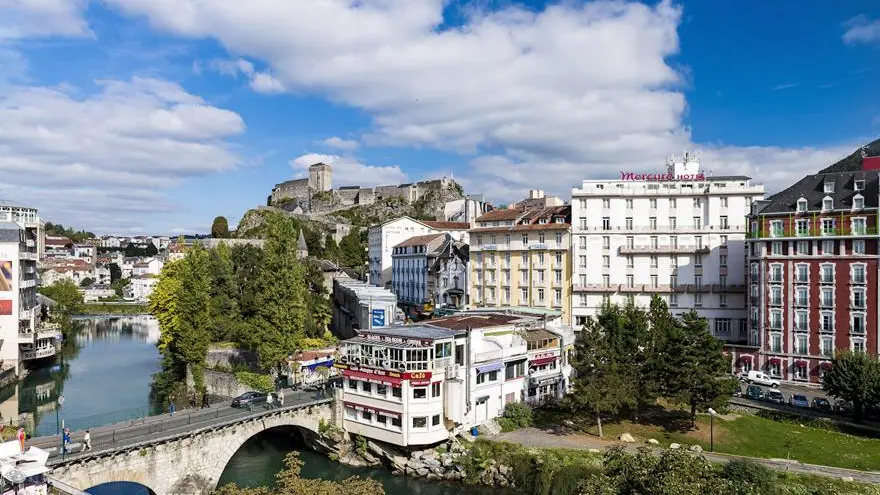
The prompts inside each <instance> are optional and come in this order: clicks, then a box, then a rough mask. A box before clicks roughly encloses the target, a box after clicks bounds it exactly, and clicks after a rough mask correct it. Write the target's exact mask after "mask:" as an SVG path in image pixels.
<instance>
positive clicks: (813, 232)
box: [746, 225, 878, 239]
mask: <svg viewBox="0 0 880 495" xmlns="http://www.w3.org/2000/svg"><path fill="white" fill-rule="evenodd" d="M850 235H853V236H859V235H878V229H877V227H852V226H850V227H833V228H824V227H822V226H821V225H815V226H810V227H807V228H805V229H803V228H801V229H799V228H797V227H795V228H783V229H767V230H759V231H749V232H747V233H746V237H748V238H749V239H758V238H765V239H774V238H780V239H782V238H786V237H822V236H850Z"/></svg>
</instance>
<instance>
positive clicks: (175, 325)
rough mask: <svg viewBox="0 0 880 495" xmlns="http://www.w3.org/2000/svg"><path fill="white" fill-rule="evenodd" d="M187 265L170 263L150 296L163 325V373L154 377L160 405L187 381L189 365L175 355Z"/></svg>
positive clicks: (164, 268) (155, 314)
mask: <svg viewBox="0 0 880 495" xmlns="http://www.w3.org/2000/svg"><path fill="white" fill-rule="evenodd" d="M183 264H184V263H183V260H177V261H171V262H168V263H166V264H165V266H164V267H162V272H161V273H159V279H158V281H157V282H156V285H155V286H153V292H152V293H151V294H150V297H149V311H150V314H152V315H153V316H155V317H156V320H157V321H158V322H159V332H160V333H159V341H158V343H157V344H156V346H157V347H158V348H159V352H160V353H161V354H162V371H160V372H159V373H157V374H155V375H153V384H152V387H151V388H152V390H151V393H152V395H153V397H154V398H156V399H157V400H158V401H159V402H164V400H165V398H166V397H167V395H168V393H169V392H170V391H171V390H172V389H173V387H174V385H175V383H178V382H180V381H182V380H184V379H185V378H186V362H185V361H184V360H183V359H182V357H181V356H180V355H178V354H177V353H176V352H175V351H176V349H177V341H178V335H179V334H180V320H181V314H180V313H181V311H180V307H179V305H178V301H179V300H178V294H179V293H180V290H181V276H182V271H183Z"/></svg>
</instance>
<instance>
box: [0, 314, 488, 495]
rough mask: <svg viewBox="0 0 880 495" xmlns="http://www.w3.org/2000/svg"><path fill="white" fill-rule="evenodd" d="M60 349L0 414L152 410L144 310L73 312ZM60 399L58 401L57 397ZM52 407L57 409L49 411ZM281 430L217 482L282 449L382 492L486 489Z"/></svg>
mask: <svg viewBox="0 0 880 495" xmlns="http://www.w3.org/2000/svg"><path fill="white" fill-rule="evenodd" d="M75 323H76V328H75V330H74V332H73V333H72V335H71V336H70V337H69V339H68V341H67V342H66V343H65V345H64V350H63V352H62V353H61V355H59V356H57V357H56V358H55V359H54V360H49V361H48V362H44V363H41V364H40V366H39V367H36V368H33V369H31V370H30V373H29V374H28V376H27V377H26V378H25V379H24V381H23V382H21V383H20V384H18V385H17V386H16V385H11V386H9V387H6V388H5V389H3V390H0V401H2V402H0V420H5V421H7V422H8V421H10V420H11V419H13V418H15V417H18V416H19V415H29V416H30V417H31V418H32V419H33V422H34V428H35V431H36V434H37V435H52V434H55V432H56V429H57V428H58V427H59V426H60V423H61V422H63V423H64V424H65V426H68V427H70V428H72V429H84V428H88V427H91V426H97V425H102V424H108V423H112V422H116V421H124V420H126V419H129V418H131V417H132V416H139V415H143V414H144V413H146V412H149V411H151V410H152V411H154V412H155V410H156V408H155V405H154V404H151V402H150V380H151V375H152V374H153V373H155V372H156V371H158V370H159V358H160V356H159V352H158V350H157V349H156V342H157V340H158V338H159V328H158V324H157V323H156V321H155V320H154V319H152V318H150V317H147V316H125V317H110V318H108V317H93V318H91V317H90V318H81V319H77V320H76V322H75ZM61 396H63V397H64V401H63V405H62V406H61V407H60V408H59V407H58V402H59V400H58V399H59V397H61ZM56 412H57V414H56ZM300 447H301V446H300V444H299V443H298V440H297V438H296V436H295V435H293V434H291V433H289V432H286V431H284V430H281V431H278V430H273V431H272V432H271V433H267V434H262V435H258V436H256V437H254V438H252V439H250V440H249V441H248V442H246V443H245V444H244V446H242V448H241V449H240V450H239V451H238V453H236V454H235V455H234V456H233V458H232V460H231V461H230V462H229V464H228V465H227V466H226V470H225V471H224V473H223V476H222V477H221V483H229V482H234V483H237V484H238V485H240V486H251V487H254V486H271V485H272V484H273V483H274V479H275V474H276V473H277V472H278V471H280V470H281V468H282V466H283V462H284V457H285V456H286V455H287V453H288V452H290V451H292V450H299V451H300V457H301V458H302V460H303V462H304V465H303V471H302V475H303V477H306V478H321V479H327V480H342V479H345V478H347V477H349V476H361V477H369V478H372V479H375V480H378V481H380V482H382V484H383V485H384V487H385V491H386V493H387V494H388V495H405V494H406V495H409V494H417V495H453V494H466V495H488V494H489V493H498V492H497V491H494V490H487V489H480V488H475V487H467V486H463V485H459V484H449V483H438V482H427V481H422V480H416V479H412V478H406V477H398V476H392V475H391V473H390V472H389V471H387V470H384V469H359V468H351V467H348V466H344V465H341V464H339V463H336V462H332V461H330V460H329V459H327V458H326V457H324V456H321V455H318V454H315V453H313V452H310V451H304V450H301V448H300ZM88 492H89V493H90V494H92V495H147V494H148V493H149V491H148V490H146V489H144V488H143V487H142V486H140V485H133V484H131V483H112V484H107V485H101V486H98V487H94V488H91V489H89V490H88Z"/></svg>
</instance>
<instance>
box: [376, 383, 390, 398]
mask: <svg viewBox="0 0 880 495" xmlns="http://www.w3.org/2000/svg"><path fill="white" fill-rule="evenodd" d="M376 393H377V394H378V395H381V396H383V397H384V396H386V395H388V385H382V384H376Z"/></svg>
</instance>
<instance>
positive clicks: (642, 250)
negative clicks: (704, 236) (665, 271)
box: [619, 246, 709, 254]
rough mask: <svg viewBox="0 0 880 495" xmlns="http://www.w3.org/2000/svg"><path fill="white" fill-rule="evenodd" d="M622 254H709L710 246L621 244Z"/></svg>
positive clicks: (620, 250)
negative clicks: (630, 245)
mask: <svg viewBox="0 0 880 495" xmlns="http://www.w3.org/2000/svg"><path fill="white" fill-rule="evenodd" d="M619 253H620V254H709V248H707V247H696V246H656V247H654V246H632V247H629V246H621V247H620V249H619Z"/></svg>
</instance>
